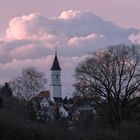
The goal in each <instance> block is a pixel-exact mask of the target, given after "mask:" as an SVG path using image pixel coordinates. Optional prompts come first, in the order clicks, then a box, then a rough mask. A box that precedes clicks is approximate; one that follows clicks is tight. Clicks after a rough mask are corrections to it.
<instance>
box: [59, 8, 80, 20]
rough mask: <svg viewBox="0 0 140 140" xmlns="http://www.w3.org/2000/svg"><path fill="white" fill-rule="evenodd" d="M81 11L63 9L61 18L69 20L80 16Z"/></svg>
mask: <svg viewBox="0 0 140 140" xmlns="http://www.w3.org/2000/svg"><path fill="white" fill-rule="evenodd" d="M80 15H81V12H80V11H73V10H68V11H63V12H62V13H61V14H60V16H59V18H60V19H64V20H68V19H73V18H80Z"/></svg>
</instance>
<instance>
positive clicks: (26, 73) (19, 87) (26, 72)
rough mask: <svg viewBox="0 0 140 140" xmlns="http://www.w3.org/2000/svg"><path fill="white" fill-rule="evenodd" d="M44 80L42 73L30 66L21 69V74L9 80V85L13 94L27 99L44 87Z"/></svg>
mask: <svg viewBox="0 0 140 140" xmlns="http://www.w3.org/2000/svg"><path fill="white" fill-rule="evenodd" d="M46 82H47V79H46V77H45V75H44V73H42V72H40V71H38V70H37V69H36V68H35V67H33V66H30V67H27V68H24V69H22V73H21V75H20V76H17V77H15V78H14V79H13V80H12V81H10V85H11V88H12V90H13V92H14V94H15V95H17V96H18V97H24V99H25V100H29V99H31V98H32V97H33V96H35V95H36V94H37V93H38V92H39V91H40V90H43V89H45V86H46Z"/></svg>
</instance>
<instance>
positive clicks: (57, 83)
mask: <svg viewBox="0 0 140 140" xmlns="http://www.w3.org/2000/svg"><path fill="white" fill-rule="evenodd" d="M50 92H51V95H52V97H53V99H54V101H55V102H61V101H62V85H61V67H60V65H59V61H58V57H57V51H55V56H54V60H53V64H52V67H51V85H50Z"/></svg>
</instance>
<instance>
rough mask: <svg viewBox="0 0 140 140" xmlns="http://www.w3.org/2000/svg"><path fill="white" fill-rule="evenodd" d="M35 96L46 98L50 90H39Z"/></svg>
mask: <svg viewBox="0 0 140 140" xmlns="http://www.w3.org/2000/svg"><path fill="white" fill-rule="evenodd" d="M37 97H42V98H44V97H46V98H49V97H50V91H41V92H40V93H39V94H38V95H37Z"/></svg>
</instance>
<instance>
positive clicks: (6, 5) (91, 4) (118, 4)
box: [0, 0, 140, 29]
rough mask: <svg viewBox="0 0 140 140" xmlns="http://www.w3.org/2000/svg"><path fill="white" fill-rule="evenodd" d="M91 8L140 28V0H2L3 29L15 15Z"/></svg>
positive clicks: (57, 12)
mask: <svg viewBox="0 0 140 140" xmlns="http://www.w3.org/2000/svg"><path fill="white" fill-rule="evenodd" d="M70 9H72V10H80V11H84V10H87V9H89V10H91V11H92V12H93V13H94V14H96V15H98V16H101V17H102V18H104V19H106V20H110V21H113V22H115V23H116V24H117V25H119V26H121V27H135V28H139V29H140V14H139V12H140V1H139V0H23V1H22V0H20V1H19V0H1V4H0V19H1V24H0V26H1V29H2V28H3V27H5V26H7V24H8V21H9V20H10V19H11V18H12V17H14V16H20V15H23V14H30V13H36V12H39V13H42V14H43V15H46V16H48V17H50V16H58V15H59V13H61V12H62V11H64V10H70Z"/></svg>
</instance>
